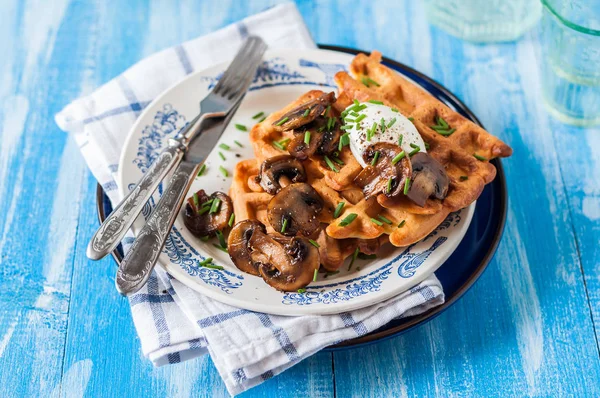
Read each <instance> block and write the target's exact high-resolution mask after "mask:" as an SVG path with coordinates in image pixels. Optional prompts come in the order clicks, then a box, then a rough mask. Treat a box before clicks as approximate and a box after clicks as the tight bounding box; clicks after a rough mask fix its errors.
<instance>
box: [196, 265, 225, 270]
mask: <svg viewBox="0 0 600 398" xmlns="http://www.w3.org/2000/svg"><path fill="white" fill-rule="evenodd" d="M202 267H204V268H210V269H218V270H224V269H225V268H223V267H221V266H220V265H215V264H206V265H202Z"/></svg>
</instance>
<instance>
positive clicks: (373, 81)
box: [361, 76, 380, 87]
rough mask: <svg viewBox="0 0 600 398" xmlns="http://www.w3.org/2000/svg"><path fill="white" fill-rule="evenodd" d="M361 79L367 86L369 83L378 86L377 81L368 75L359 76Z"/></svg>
mask: <svg viewBox="0 0 600 398" xmlns="http://www.w3.org/2000/svg"><path fill="white" fill-rule="evenodd" d="M361 81H362V83H363V84H364V85H365V86H367V87H369V86H370V85H371V84H372V85H374V86H377V87H379V86H380V84H379V83H377V82H376V81H375V80H373V79H371V78H370V77H369V76H363V77H362V78H361Z"/></svg>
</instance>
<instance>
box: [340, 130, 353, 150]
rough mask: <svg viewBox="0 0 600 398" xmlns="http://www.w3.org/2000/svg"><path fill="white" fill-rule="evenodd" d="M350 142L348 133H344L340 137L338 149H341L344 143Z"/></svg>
mask: <svg viewBox="0 0 600 398" xmlns="http://www.w3.org/2000/svg"><path fill="white" fill-rule="evenodd" d="M348 144H350V133H344V134H342V136H341V137H340V142H339V144H338V151H340V152H341V151H342V148H343V147H344V146H346V145H348Z"/></svg>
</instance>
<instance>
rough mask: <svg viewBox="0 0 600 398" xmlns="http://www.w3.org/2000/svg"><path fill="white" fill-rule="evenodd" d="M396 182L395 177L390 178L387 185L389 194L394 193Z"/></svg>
mask: <svg viewBox="0 0 600 398" xmlns="http://www.w3.org/2000/svg"><path fill="white" fill-rule="evenodd" d="M393 182H394V177H390V179H389V180H388V183H387V190H386V192H387V193H392V183H393Z"/></svg>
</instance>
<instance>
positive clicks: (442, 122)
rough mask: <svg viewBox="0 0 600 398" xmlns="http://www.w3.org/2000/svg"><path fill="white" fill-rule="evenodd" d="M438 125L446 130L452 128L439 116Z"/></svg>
mask: <svg viewBox="0 0 600 398" xmlns="http://www.w3.org/2000/svg"><path fill="white" fill-rule="evenodd" d="M437 123H438V125H439V126H442V127H444V128H448V127H450V126H449V125H448V123H446V121H445V120H444V118H442V117H441V116H438V117H437Z"/></svg>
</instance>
